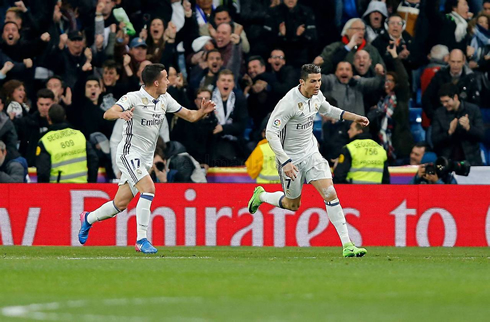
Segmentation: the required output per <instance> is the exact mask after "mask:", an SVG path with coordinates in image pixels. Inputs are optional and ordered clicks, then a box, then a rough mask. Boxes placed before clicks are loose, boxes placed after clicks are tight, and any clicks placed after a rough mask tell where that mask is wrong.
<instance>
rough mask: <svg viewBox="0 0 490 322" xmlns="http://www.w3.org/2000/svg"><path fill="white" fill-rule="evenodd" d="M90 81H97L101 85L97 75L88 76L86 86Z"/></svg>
mask: <svg viewBox="0 0 490 322" xmlns="http://www.w3.org/2000/svg"><path fill="white" fill-rule="evenodd" d="M88 81H96V82H97V83H99V86H100V78H99V77H97V76H95V75H90V76H88V77H87V79H86V80H85V85H87V82H88Z"/></svg>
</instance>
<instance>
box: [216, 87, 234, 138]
mask: <svg viewBox="0 0 490 322" xmlns="http://www.w3.org/2000/svg"><path fill="white" fill-rule="evenodd" d="M235 100H236V96H235V93H234V92H233V91H232V92H231V93H230V96H228V99H227V100H226V113H225V107H224V105H223V99H222V98H221V93H220V92H219V89H218V87H216V88H215V89H214V91H213V97H212V101H213V102H215V103H216V111H215V113H216V118H217V119H218V123H219V124H221V125H225V124H229V123H232V122H233V120H228V118H229V117H230V114H231V113H232V112H233V110H234V109H235ZM223 138H226V139H228V140H231V141H234V140H236V137H235V136H233V135H231V134H227V135H223Z"/></svg>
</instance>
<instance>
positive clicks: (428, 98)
mask: <svg viewBox="0 0 490 322" xmlns="http://www.w3.org/2000/svg"><path fill="white" fill-rule="evenodd" d="M464 64H465V56H464V54H463V52H462V51H461V50H459V49H453V50H452V51H451V53H450V54H449V66H447V67H445V68H441V70H439V71H438V72H437V73H436V74H435V75H434V77H433V78H432V80H431V82H430V84H429V86H427V89H426V90H425V92H424V95H423V96H422V108H423V110H424V112H425V114H426V115H427V117H428V118H429V119H431V120H432V119H433V118H434V113H435V111H436V110H437V108H438V107H439V106H440V105H441V104H440V101H439V96H438V92H439V89H440V88H441V86H442V85H443V84H446V83H453V84H456V85H457V86H458V88H459V95H458V97H459V99H460V100H464V101H467V102H470V103H473V104H476V105H479V104H480V92H479V90H478V82H477V79H476V77H475V74H474V73H473V72H472V71H471V69H469V68H468V67H466V66H465V65H464Z"/></svg>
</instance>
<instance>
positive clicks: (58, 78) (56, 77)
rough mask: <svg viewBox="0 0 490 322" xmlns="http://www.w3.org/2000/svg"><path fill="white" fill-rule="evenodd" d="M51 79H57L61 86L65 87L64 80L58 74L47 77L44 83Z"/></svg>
mask: <svg viewBox="0 0 490 322" xmlns="http://www.w3.org/2000/svg"><path fill="white" fill-rule="evenodd" d="M52 79H57V80H59V81H60V83H61V87H63V88H65V87H66V85H65V81H64V80H63V78H62V77H61V76H59V75H53V76H51V77H50V78H48V79H47V80H46V84H48V82H49V81H50V80H52Z"/></svg>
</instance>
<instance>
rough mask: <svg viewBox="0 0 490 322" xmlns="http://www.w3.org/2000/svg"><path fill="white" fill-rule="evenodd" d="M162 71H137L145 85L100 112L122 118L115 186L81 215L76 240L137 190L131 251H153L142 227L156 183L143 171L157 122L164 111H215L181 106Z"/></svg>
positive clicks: (154, 67) (155, 67) (187, 114)
mask: <svg viewBox="0 0 490 322" xmlns="http://www.w3.org/2000/svg"><path fill="white" fill-rule="evenodd" d="M167 76H168V75H167V71H166V70H165V66H164V65H162V64H151V65H148V66H146V67H145V69H144V70H143V73H142V79H143V83H144V84H145V85H144V86H142V87H141V89H140V90H139V91H135V92H129V93H128V94H126V95H124V96H123V97H121V98H120V99H119V101H117V102H116V104H115V105H114V106H112V107H111V108H110V109H109V110H107V111H106V112H105V114H104V118H105V119H106V120H116V119H123V120H125V121H126V122H125V123H124V126H123V137H122V140H121V142H120V143H119V145H118V147H117V156H116V158H117V165H118V167H119V169H120V170H121V173H122V175H121V179H120V181H119V189H118V190H117V193H116V196H115V197H114V200H112V201H109V202H106V203H105V204H103V205H102V206H101V207H100V208H98V209H97V210H95V211H92V212H86V211H84V212H82V213H81V214H80V222H81V227H80V231H79V233H78V240H79V241H80V243H81V244H85V242H86V241H87V238H88V233H89V231H90V228H92V224H93V223H94V222H96V221H102V220H105V219H109V218H112V217H114V216H115V215H117V214H118V213H120V212H121V211H123V210H125V209H126V208H127V206H128V204H129V202H130V201H131V200H132V199H133V198H134V196H135V195H136V194H137V193H138V192H139V193H140V197H139V200H138V203H137V205H136V224H137V238H136V246H135V248H136V251H138V252H143V253H156V252H157V249H156V248H155V247H153V245H152V244H151V243H150V242H149V241H148V239H147V236H146V231H147V229H148V224H149V222H150V206H151V202H152V201H153V197H154V196H155V184H154V183H153V180H152V179H151V177H150V175H149V174H148V172H149V170H150V168H151V166H152V164H153V154H154V151H155V147H156V143H157V139H158V135H159V133H160V127H161V126H162V124H163V123H164V122H167V120H166V119H165V113H176V114H177V115H178V116H179V117H180V118H182V119H184V120H186V121H189V122H196V121H198V120H200V119H201V118H203V117H204V116H205V115H206V114H208V113H211V112H213V111H214V110H215V106H216V104H215V103H214V102H213V101H210V100H204V99H203V100H202V102H201V107H200V109H199V110H188V109H187V108H185V107H182V106H181V105H180V104H179V103H177V101H175V100H174V99H173V98H172V97H171V96H170V95H169V94H168V93H167V85H168V83H169V81H168V78H167Z"/></svg>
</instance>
